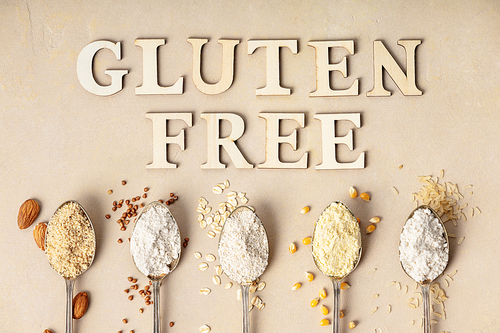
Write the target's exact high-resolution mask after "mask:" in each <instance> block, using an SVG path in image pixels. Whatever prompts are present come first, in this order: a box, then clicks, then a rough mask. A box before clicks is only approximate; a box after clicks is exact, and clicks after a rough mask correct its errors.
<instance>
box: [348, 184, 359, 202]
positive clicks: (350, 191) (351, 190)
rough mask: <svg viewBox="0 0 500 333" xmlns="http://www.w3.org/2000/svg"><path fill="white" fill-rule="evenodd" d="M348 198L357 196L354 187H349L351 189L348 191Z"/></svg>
mask: <svg viewBox="0 0 500 333" xmlns="http://www.w3.org/2000/svg"><path fill="white" fill-rule="evenodd" d="M349 196H350V197H351V198H353V199H354V198H356V197H357V196H358V191H356V189H355V188H354V187H352V186H351V188H350V189H349Z"/></svg>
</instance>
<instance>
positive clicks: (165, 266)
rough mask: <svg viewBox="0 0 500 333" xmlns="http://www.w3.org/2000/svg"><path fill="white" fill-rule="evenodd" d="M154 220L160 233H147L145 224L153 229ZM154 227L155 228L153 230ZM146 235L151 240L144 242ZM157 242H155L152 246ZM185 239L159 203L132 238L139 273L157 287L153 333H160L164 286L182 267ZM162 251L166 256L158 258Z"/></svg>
mask: <svg viewBox="0 0 500 333" xmlns="http://www.w3.org/2000/svg"><path fill="white" fill-rule="evenodd" d="M150 219H153V220H154V222H155V223H156V222H158V223H157V226H156V227H157V229H153V230H152V229H143V228H142V224H144V223H147V224H148V225H149V226H151V223H150ZM151 227H152V226H151ZM145 233H148V234H147V235H146V236H149V237H147V240H146V241H145V239H142V238H141V237H144V235H145ZM151 239H153V242H151ZM155 241H162V242H165V241H166V242H168V245H167V246H166V248H163V249H160V248H158V249H155V248H153V247H154V242H155ZM180 244H181V235H180V232H179V227H178V225H177V222H176V221H175V218H174V216H173V215H172V213H171V212H170V210H169V209H168V207H167V206H166V205H165V204H163V203H161V202H158V201H153V202H151V203H149V204H147V205H146V206H145V207H144V208H143V210H142V211H141V213H140V214H139V215H138V216H137V220H136V223H135V226H134V230H133V232H132V237H131V238H130V254H131V256H132V261H133V262H134V265H135V266H136V267H137V269H138V270H139V271H140V272H141V273H142V274H144V275H145V276H146V277H147V278H148V279H150V280H151V282H152V287H153V308H154V309H153V332H154V333H160V331H161V328H160V283H161V281H162V280H163V279H164V278H165V277H166V276H167V275H168V274H170V273H171V272H172V271H173V270H174V269H175V268H176V267H177V264H178V263H179V260H180V257H181V246H180ZM158 251H162V253H161V254H162V255H163V256H161V257H160V256H154V253H156V254H157V255H158Z"/></svg>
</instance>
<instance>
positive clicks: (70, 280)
mask: <svg viewBox="0 0 500 333" xmlns="http://www.w3.org/2000/svg"><path fill="white" fill-rule="evenodd" d="M70 204H75V205H76V207H77V210H78V213H79V214H82V216H84V217H85V218H86V219H87V221H88V223H89V227H90V229H91V231H92V232H91V233H92V236H93V239H91V240H90V243H93V246H94V249H93V251H92V254H91V257H90V258H89V263H88V266H87V267H86V268H85V269H83V270H82V271H80V272H79V273H78V274H77V275H76V276H72V277H67V276H64V275H63V272H60V271H58V270H57V269H56V268H55V265H57V258H53V257H51V256H50V255H49V254H48V251H47V249H48V248H49V247H58V245H59V244H57V242H56V241H53V243H54V244H52V242H51V240H52V238H51V237H50V236H49V233H50V232H51V230H52V228H51V221H52V219H51V220H50V221H49V224H48V226H47V232H46V235H45V251H46V252H45V253H46V254H47V258H48V260H49V264H50V266H51V267H52V268H53V269H54V270H55V271H56V272H57V273H58V274H59V275H61V276H62V277H64V279H65V280H66V333H72V332H73V287H74V286H75V281H76V279H77V278H78V277H79V276H80V275H81V274H83V273H84V272H85V271H86V270H87V269H89V268H90V266H91V265H92V262H93V261H94V256H95V248H96V241H95V231H94V226H93V225H92V221H91V220H90V217H89V216H88V214H87V212H86V211H85V209H84V208H83V207H82V205H80V204H79V203H78V202H76V201H74V200H69V201H66V202H65V203H63V204H62V205H61V206H59V208H57V210H56V211H55V212H54V215H53V218H54V217H55V216H56V215H57V214H58V213H59V211H60V210H61V209H62V208H64V207H65V206H66V205H70ZM68 237H71V235H68ZM63 250H66V251H67V249H63Z"/></svg>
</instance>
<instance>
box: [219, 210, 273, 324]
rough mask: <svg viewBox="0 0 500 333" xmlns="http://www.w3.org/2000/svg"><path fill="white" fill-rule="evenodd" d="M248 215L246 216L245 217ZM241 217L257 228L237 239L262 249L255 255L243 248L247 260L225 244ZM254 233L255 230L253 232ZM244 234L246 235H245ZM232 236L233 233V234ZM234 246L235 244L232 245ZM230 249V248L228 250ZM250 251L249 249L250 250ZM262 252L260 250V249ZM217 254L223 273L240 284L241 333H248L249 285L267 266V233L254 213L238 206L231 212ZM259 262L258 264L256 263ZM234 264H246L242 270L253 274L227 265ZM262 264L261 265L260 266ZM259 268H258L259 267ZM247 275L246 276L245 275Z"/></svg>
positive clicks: (240, 234)
mask: <svg viewBox="0 0 500 333" xmlns="http://www.w3.org/2000/svg"><path fill="white" fill-rule="evenodd" d="M247 214H248V215H247ZM242 215H243V216H244V215H247V217H248V216H250V217H251V218H253V221H254V222H255V223H256V224H257V225H256V226H255V227H256V228H257V232H254V233H250V231H251V230H242V231H241V232H240V233H239V237H240V238H241V237H243V238H244V239H245V240H246V241H254V242H255V243H258V244H260V245H261V246H262V247H263V250H264V251H262V253H261V252H259V253H255V252H251V253H250V252H248V248H244V250H247V253H246V254H247V255H246V256H245V257H246V259H247V260H245V259H242V258H241V257H238V256H237V254H236V253H234V251H233V252H231V251H227V249H228V247H227V243H226V242H230V241H231V240H228V237H230V236H231V235H230V234H231V231H234V229H233V227H234V226H235V225H239V224H241V217H242ZM253 231H255V230H253ZM245 233H246V234H245ZM233 235H234V233H233ZM254 237H257V239H252V238H254ZM233 245H235V244H233ZM245 245H248V244H242V246H245ZM229 249H230V248H229ZM250 250H251V249H250ZM261 250H262V248H261ZM218 253H219V259H220V263H221V267H222V269H223V271H224V273H225V274H226V275H227V276H228V277H229V278H230V279H232V280H233V281H235V282H237V283H239V284H240V288H241V297H242V303H243V333H249V331H250V321H249V318H248V307H249V302H248V298H249V290H250V285H251V284H252V282H253V281H255V280H256V279H257V278H259V277H260V276H261V275H262V274H263V273H264V270H265V269H266V267H267V264H268V259H269V243H268V239H267V233H266V229H265V228H264V225H263V224H262V221H261V220H260V219H259V217H258V216H257V214H255V212H254V211H253V210H252V209H251V208H249V207H247V206H239V207H237V208H236V209H235V210H233V212H232V213H231V215H229V217H228V218H227V220H226V222H225V224H224V227H223V229H222V231H221V234H220V237H219V244H218ZM255 255H257V256H258V258H254V259H256V260H248V259H249V258H250V257H253V256H255ZM257 261H259V262H257ZM235 262H240V263H242V262H243V263H244V264H246V267H244V269H248V268H251V271H252V272H254V273H253V274H250V273H244V274H242V272H241V271H239V270H237V269H236V267H235V266H237V265H236V264H228V263H235ZM260 264H262V265H260ZM259 266H260V267H259ZM246 274H248V275H246Z"/></svg>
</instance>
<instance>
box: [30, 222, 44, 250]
mask: <svg viewBox="0 0 500 333" xmlns="http://www.w3.org/2000/svg"><path fill="white" fill-rule="evenodd" d="M45 231H47V223H44V222H42V223H38V224H37V225H36V227H35V229H33V238H34V239H35V243H36V245H37V246H38V247H39V248H40V249H42V251H45Z"/></svg>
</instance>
